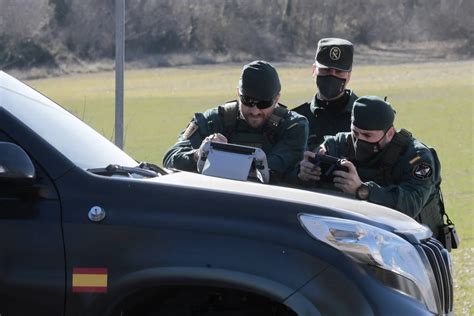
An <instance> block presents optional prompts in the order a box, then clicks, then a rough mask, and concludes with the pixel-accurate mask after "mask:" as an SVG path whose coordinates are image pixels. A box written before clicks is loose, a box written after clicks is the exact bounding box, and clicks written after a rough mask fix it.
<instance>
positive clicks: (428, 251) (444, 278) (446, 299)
mask: <svg viewBox="0 0 474 316" xmlns="http://www.w3.org/2000/svg"><path fill="white" fill-rule="evenodd" d="M418 248H419V249H418V250H419V251H420V255H421V256H422V258H423V259H424V260H423V261H424V262H425V265H428V266H429V267H431V269H429V268H428V271H429V274H430V280H431V286H432V288H433V290H434V291H435V299H436V301H437V304H438V311H439V312H440V313H441V314H448V313H450V312H452V310H453V276H452V273H451V259H450V257H449V253H448V251H447V250H446V249H445V248H444V247H443V245H441V243H440V242H439V241H438V240H436V239H435V238H430V239H427V240H424V241H423V242H422V243H421V245H420V246H418ZM430 270H431V271H430Z"/></svg>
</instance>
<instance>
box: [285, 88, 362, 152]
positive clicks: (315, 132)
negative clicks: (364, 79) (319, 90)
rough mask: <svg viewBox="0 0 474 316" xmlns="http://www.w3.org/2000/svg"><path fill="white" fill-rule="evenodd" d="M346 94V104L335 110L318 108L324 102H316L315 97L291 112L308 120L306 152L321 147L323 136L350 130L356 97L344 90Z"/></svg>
mask: <svg viewBox="0 0 474 316" xmlns="http://www.w3.org/2000/svg"><path fill="white" fill-rule="evenodd" d="M346 94H347V95H348V98H347V103H346V104H345V106H343V107H342V108H338V109H336V110H331V109H329V108H327V107H323V106H320V105H319V104H318V103H321V102H324V101H318V102H316V96H314V98H313V100H312V101H311V102H306V103H304V104H302V105H300V106H298V107H296V108H294V109H293V110H292V111H295V112H297V113H299V114H301V115H303V116H305V117H306V118H307V119H308V122H309V135H308V150H314V149H315V148H316V147H318V146H319V145H321V144H322V142H323V141H324V136H325V135H336V134H337V133H340V132H349V131H350V130H351V112H352V105H353V104H354V101H355V100H356V99H357V98H358V97H357V95H356V94H355V93H353V92H352V90H346Z"/></svg>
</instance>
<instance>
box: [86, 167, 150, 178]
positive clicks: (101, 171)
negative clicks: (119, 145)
mask: <svg viewBox="0 0 474 316" xmlns="http://www.w3.org/2000/svg"><path fill="white" fill-rule="evenodd" d="M87 171H89V172H92V173H94V174H98V175H101V176H112V175H125V176H131V175H132V174H135V175H139V176H142V177H146V178H154V177H157V176H158V173H157V172H156V171H154V170H152V169H149V168H148V169H145V168H142V167H140V166H137V167H125V166H120V165H114V164H110V165H108V166H107V167H105V168H93V169H87Z"/></svg>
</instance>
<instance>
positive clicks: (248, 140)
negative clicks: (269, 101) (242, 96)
mask: <svg viewBox="0 0 474 316" xmlns="http://www.w3.org/2000/svg"><path fill="white" fill-rule="evenodd" d="M218 112H219V116H220V118H221V120H222V125H223V126H222V127H223V130H224V135H225V136H226V137H227V139H228V140H229V142H230V143H234V144H240V145H245V146H252V147H258V148H262V149H263V150H264V151H268V150H269V149H270V147H271V146H272V145H273V144H275V143H276V141H277V138H278V136H279V135H278V127H279V126H280V125H281V124H282V123H283V122H284V121H285V117H286V116H287V114H288V109H287V108H286V107H285V106H284V105H281V104H277V106H276V107H275V110H274V111H273V113H272V115H271V116H270V117H269V119H268V121H267V122H266V123H265V127H264V128H263V132H262V133H254V132H241V131H238V130H237V129H236V127H237V126H236V125H237V120H238V119H239V114H240V113H239V104H238V102H237V101H232V102H228V103H226V104H224V105H221V106H219V108H218Z"/></svg>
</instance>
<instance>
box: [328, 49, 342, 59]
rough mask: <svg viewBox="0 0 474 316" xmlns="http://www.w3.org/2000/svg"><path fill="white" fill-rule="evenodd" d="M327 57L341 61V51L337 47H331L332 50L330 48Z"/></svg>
mask: <svg viewBox="0 0 474 316" xmlns="http://www.w3.org/2000/svg"><path fill="white" fill-rule="evenodd" d="M329 57H330V58H331V59H332V60H339V59H341V50H340V49H339V47H333V48H331V50H330V51H329Z"/></svg>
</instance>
